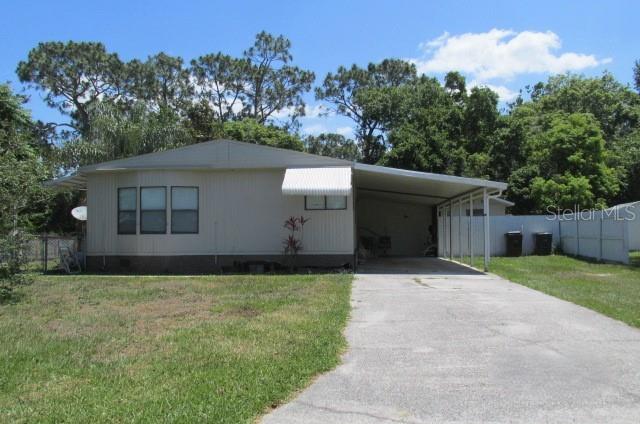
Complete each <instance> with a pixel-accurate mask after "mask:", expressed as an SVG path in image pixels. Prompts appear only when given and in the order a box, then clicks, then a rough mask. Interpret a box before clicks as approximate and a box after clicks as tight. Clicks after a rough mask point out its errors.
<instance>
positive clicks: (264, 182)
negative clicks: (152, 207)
mask: <svg viewBox="0 0 640 424" xmlns="http://www.w3.org/2000/svg"><path fill="white" fill-rule="evenodd" d="M283 177H284V170H236V171H230V170H226V171H138V172H105V173H96V174H90V175H89V178H88V192H87V205H88V226H87V242H88V254H89V255H93V256H96V255H201V254H207V255H211V254H236V255H259V254H281V253H282V240H283V238H284V237H285V236H286V234H287V232H286V230H285V229H284V228H283V223H284V220H285V219H286V218H288V217H289V216H301V215H303V216H305V217H307V218H310V221H309V222H308V223H307V224H306V225H305V231H304V241H303V247H304V250H303V252H301V253H302V254H352V253H353V251H354V244H353V232H354V229H353V198H352V196H349V198H348V200H347V209H346V210H327V211H325V210H323V211H305V210H304V196H283V195H282V193H281V185H282V180H283ZM180 185H182V186H197V187H199V188H200V214H199V215H200V225H199V227H200V228H199V234H171V233H170V223H171V210H170V208H171V206H170V205H171V202H170V199H169V187H170V186H180ZM140 186H167V188H168V191H167V193H168V194H167V197H168V198H167V209H168V211H167V234H137V235H118V230H117V189H118V188H119V187H140ZM138 202H139V199H138ZM139 227H140V220H139V218H138V232H139Z"/></svg>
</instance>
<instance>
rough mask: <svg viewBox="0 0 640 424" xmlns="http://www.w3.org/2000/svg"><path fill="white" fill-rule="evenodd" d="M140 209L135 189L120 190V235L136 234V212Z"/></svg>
mask: <svg viewBox="0 0 640 424" xmlns="http://www.w3.org/2000/svg"><path fill="white" fill-rule="evenodd" d="M137 209H138V198H137V189H136V188H135V187H127V188H119V189H118V234H135V233H136V212H137Z"/></svg>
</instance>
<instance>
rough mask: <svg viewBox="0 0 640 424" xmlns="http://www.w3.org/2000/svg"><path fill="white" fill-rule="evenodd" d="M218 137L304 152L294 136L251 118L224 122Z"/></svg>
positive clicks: (298, 139) (298, 140)
mask: <svg viewBox="0 0 640 424" xmlns="http://www.w3.org/2000/svg"><path fill="white" fill-rule="evenodd" d="M220 137H221V138H230V139H232V140H237V141H245V142H248V143H255V144H262V145H266V146H271V147H279V148H281V149H289V150H297V151H303V150H304V144H303V143H302V140H300V138H298V137H297V136H296V135H294V134H290V133H289V132H287V131H286V130H284V129H282V128H279V127H277V126H275V125H263V124H261V123H260V122H258V121H256V120H255V119H251V118H246V119H243V120H241V121H228V122H225V123H224V124H223V127H222V133H221V134H220Z"/></svg>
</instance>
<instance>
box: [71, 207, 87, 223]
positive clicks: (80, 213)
mask: <svg viewBox="0 0 640 424" xmlns="http://www.w3.org/2000/svg"><path fill="white" fill-rule="evenodd" d="M71 215H73V217H74V218H75V219H77V220H78V221H86V220H87V207H86V206H78V207H77V208H73V209H72V210H71Z"/></svg>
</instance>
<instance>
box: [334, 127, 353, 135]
mask: <svg viewBox="0 0 640 424" xmlns="http://www.w3.org/2000/svg"><path fill="white" fill-rule="evenodd" d="M336 133H337V134H340V135H342V136H344V137H353V128H351V127H338V128H336Z"/></svg>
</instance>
